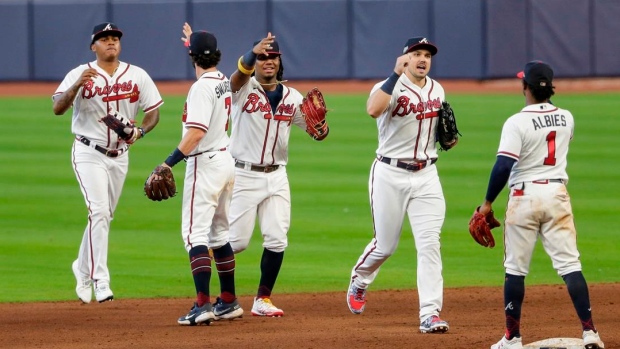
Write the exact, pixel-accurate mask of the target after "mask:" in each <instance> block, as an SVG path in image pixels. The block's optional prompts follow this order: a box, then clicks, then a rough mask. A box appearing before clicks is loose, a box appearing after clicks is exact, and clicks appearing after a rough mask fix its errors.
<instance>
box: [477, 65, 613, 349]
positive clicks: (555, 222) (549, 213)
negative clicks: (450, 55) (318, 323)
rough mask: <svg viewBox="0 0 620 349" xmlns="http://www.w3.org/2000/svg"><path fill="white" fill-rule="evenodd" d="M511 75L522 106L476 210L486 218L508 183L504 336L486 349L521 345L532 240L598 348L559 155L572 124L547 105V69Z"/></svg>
mask: <svg viewBox="0 0 620 349" xmlns="http://www.w3.org/2000/svg"><path fill="white" fill-rule="evenodd" d="M518 76H519V77H521V78H522V79H523V94H524V96H525V102H526V103H525V104H526V106H525V108H523V109H522V110H521V111H520V112H519V113H517V114H515V115H513V116H511V117H510V118H508V120H506V122H505V123H504V127H503V129H502V135H501V140H500V144H499V150H498V152H497V160H496V162H495V166H494V167H493V170H492V172H491V178H490V180H489V186H488V189H487V194H486V199H485V201H484V202H483V203H482V205H481V206H480V209H479V212H480V213H481V214H483V215H486V214H487V213H489V212H490V211H491V210H492V207H491V204H492V203H493V201H494V200H495V199H496V198H497V196H498V195H499V193H500V192H501V190H502V189H503V187H504V186H505V185H506V182H508V186H509V187H510V196H509V200H508V205H507V207H506V216H505V223H504V244H505V248H504V250H505V258H504V267H505V269H506V274H505V279H504V309H505V310H504V311H505V315H506V333H505V335H504V336H502V339H500V341H499V342H497V343H496V344H494V345H493V346H491V349H520V348H522V347H523V345H522V340H521V333H520V318H521V306H522V304H523V299H524V295H525V277H526V276H527V274H528V273H529V266H530V261H531V259H532V252H533V251H534V246H535V245H536V241H537V239H539V238H540V240H541V242H542V245H543V248H544V249H545V252H547V254H548V255H549V257H551V260H552V262H553V267H554V268H555V270H556V271H557V273H558V274H559V275H560V276H561V277H562V278H563V279H564V282H565V283H566V287H567V289H568V293H569V294H570V297H571V300H572V302H573V305H574V307H575V310H576V311H577V315H578V316H579V319H580V320H581V326H582V329H583V341H584V346H585V348H587V349H600V348H604V345H603V342H602V341H601V339H600V337H599V335H598V332H597V331H596V329H595V327H594V322H593V321H592V313H591V310H590V309H591V308H590V297H589V294H588V286H587V284H586V280H585V278H584V277H583V274H582V272H581V262H580V261H579V251H578V250H577V233H576V231H575V225H574V223H573V212H572V208H571V203H570V197H569V195H568V192H567V190H566V184H567V183H568V175H567V173H566V165H567V160H566V157H567V155H568V145H569V143H570V141H571V139H572V138H573V131H574V126H575V122H574V120H573V115H572V114H571V113H570V112H569V111H568V110H565V109H561V108H558V107H556V106H555V105H553V104H551V101H550V98H551V96H553V95H554V91H553V89H554V86H553V70H552V69H551V67H550V66H549V65H547V64H545V63H543V62H540V61H532V62H529V63H527V64H526V66H525V69H524V71H523V72H521V73H519V74H518Z"/></svg>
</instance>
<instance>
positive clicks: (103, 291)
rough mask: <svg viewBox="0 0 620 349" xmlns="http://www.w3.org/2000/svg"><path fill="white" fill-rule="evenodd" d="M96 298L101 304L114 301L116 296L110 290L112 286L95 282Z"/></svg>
mask: <svg viewBox="0 0 620 349" xmlns="http://www.w3.org/2000/svg"><path fill="white" fill-rule="evenodd" d="M95 298H96V299H97V302H99V303H103V302H105V301H111V300H113V299H114V294H113V293H112V290H111V289H110V285H108V284H107V283H105V282H95Z"/></svg>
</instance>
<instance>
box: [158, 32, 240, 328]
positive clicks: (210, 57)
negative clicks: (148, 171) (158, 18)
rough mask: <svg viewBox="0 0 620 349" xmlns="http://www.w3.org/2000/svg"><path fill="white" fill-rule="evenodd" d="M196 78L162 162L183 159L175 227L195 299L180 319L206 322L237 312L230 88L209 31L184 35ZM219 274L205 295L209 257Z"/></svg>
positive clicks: (184, 322)
mask: <svg viewBox="0 0 620 349" xmlns="http://www.w3.org/2000/svg"><path fill="white" fill-rule="evenodd" d="M188 46H189V55H190V57H191V60H192V64H193V65H194V68H195V71H196V79H197V81H196V82H194V84H193V85H192V87H191V88H190V90H189V93H188V95H187V100H186V102H185V110H184V112H183V138H182V139H181V142H180V143H179V145H178V147H177V149H175V150H174V152H173V153H172V154H171V155H170V156H169V157H168V158H167V159H166V161H165V162H164V163H163V164H162V166H169V167H172V166H174V165H175V164H177V163H178V162H180V161H181V160H183V159H187V165H186V168H185V180H184V187H183V214H182V227H181V233H182V237H183V242H184V244H185V249H186V250H187V252H188V253H189V260H190V267H191V271H192V275H193V279H194V286H195V288H196V302H195V304H194V306H193V307H192V309H191V310H190V311H189V313H188V314H187V315H185V316H181V317H180V318H179V319H178V321H177V322H178V323H179V324H180V325H196V324H201V323H206V324H208V323H210V322H211V321H213V320H219V319H234V318H237V317H240V316H241V315H243V309H241V306H240V305H239V303H238V301H237V297H236V295H235V256H234V254H233V250H232V248H231V246H230V243H229V242H228V208H229V206H230V198H231V196H232V188H233V184H234V163H233V158H232V156H231V155H230V153H229V152H228V149H227V147H228V142H229V138H228V132H227V131H228V119H229V117H230V110H231V109H230V108H231V93H230V82H229V80H228V78H227V77H226V76H225V75H224V74H222V73H221V72H220V71H219V70H218V69H217V64H218V63H219V62H220V59H221V53H220V50H219V49H218V48H217V39H216V38H215V36H214V35H213V34H211V33H208V32H205V31H198V32H195V33H193V34H192V35H191V36H190V37H189V40H188ZM209 248H210V249H211V250H212V251H213V259H215V266H216V268H217V273H218V276H219V280H220V296H219V297H218V298H217V301H216V302H215V303H214V304H212V302H211V298H210V295H209V283H210V280H211V264H212V263H211V259H212V256H211V255H210V254H209Z"/></svg>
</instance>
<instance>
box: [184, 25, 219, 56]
mask: <svg viewBox="0 0 620 349" xmlns="http://www.w3.org/2000/svg"><path fill="white" fill-rule="evenodd" d="M215 51H217V39H216V38H215V35H213V34H211V33H209V32H206V31H204V30H201V31H197V32H193V33H192V35H190V37H189V53H190V54H195V55H199V54H204V55H208V54H211V53H213V52H215Z"/></svg>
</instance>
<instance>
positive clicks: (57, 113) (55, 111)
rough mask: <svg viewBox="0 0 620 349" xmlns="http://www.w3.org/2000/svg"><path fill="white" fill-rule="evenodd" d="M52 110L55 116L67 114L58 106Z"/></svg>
mask: <svg viewBox="0 0 620 349" xmlns="http://www.w3.org/2000/svg"><path fill="white" fill-rule="evenodd" d="M52 110H53V111H54V115H62V114H64V113H65V111H64V110H63V109H62V108H59V107H57V106H54V108H52Z"/></svg>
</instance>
